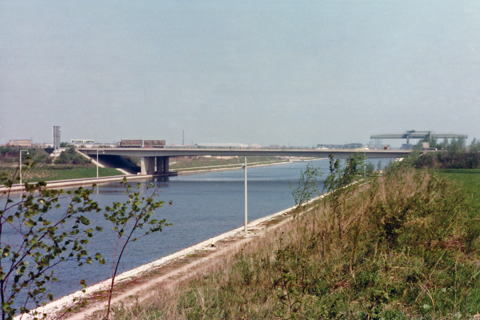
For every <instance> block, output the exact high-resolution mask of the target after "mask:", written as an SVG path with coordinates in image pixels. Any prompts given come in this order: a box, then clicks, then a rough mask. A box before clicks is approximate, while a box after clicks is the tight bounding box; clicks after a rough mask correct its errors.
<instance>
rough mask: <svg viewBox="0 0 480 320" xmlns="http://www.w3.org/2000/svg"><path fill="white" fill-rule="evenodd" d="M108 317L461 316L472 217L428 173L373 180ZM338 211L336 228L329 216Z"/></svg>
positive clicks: (469, 306)
mask: <svg viewBox="0 0 480 320" xmlns="http://www.w3.org/2000/svg"><path fill="white" fill-rule="evenodd" d="M340 201H341V202H342V205H341V206H338V207H336V210H342V212H341V214H338V212H333V210H332V208H331V207H330V204H331V202H330V201H328V200H326V201H324V202H322V203H317V204H316V207H315V208H314V209H313V210H310V211H308V212H304V213H303V214H300V215H296V217H295V218H293V219H291V220H289V222H288V223H285V224H283V225H281V226H280V227H278V228H276V229H275V230H271V231H270V232H268V233H267V234H265V235H264V236H263V237H262V238H259V239H258V240H256V241H251V242H250V243H249V244H247V245H245V246H243V247H242V248H241V249H239V250H237V251H236V252H232V253H231V254H229V255H225V256H224V257H223V261H222V262H221V263H215V265H212V266H210V267H209V268H206V269H205V270H199V271H198V273H197V274H196V275H195V276H193V277H192V278H191V279H190V280H188V281H184V282H182V283H180V284H178V285H177V286H175V287H173V288H172V287H163V288H161V289H158V291H157V292H156V293H155V294H154V297H153V298H151V299H150V300H148V301H146V302H143V303H142V304H136V305H134V306H133V307H128V308H127V307H123V306H119V307H117V308H116V309H115V310H116V317H115V318H116V319H411V318H417V319H467V318H469V317H470V318H471V317H472V315H474V314H476V313H479V312H480V268H479V267H480V263H479V261H478V253H479V248H480V241H479V234H480V224H479V216H478V214H474V213H472V211H471V210H472V207H471V202H470V201H469V197H468V195H467V194H466V193H465V192H463V191H462V190H461V189H460V187H459V186H458V185H456V184H455V183H452V182H450V181H448V180H446V179H444V178H442V177H440V176H438V175H436V174H432V173H428V172H419V171H413V170H406V171H403V172H402V173H394V174H390V175H389V176H387V177H382V178H378V179H376V180H372V181H371V183H370V184H366V185H363V186H362V187H360V188H359V189H357V190H356V191H355V192H351V193H348V194H344V195H342V199H340ZM338 216H341V217H342V232H343V234H342V237H341V240H340V239H339V236H338V229H337V228H336V226H337V224H336V221H335V217H338Z"/></svg>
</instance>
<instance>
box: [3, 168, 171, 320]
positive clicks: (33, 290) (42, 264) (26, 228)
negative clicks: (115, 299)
mask: <svg viewBox="0 0 480 320" xmlns="http://www.w3.org/2000/svg"><path fill="white" fill-rule="evenodd" d="M31 165H32V163H30V162H26V163H25V168H21V169H22V170H25V169H26V168H29V167H30V166H31ZM17 181H18V169H17V170H16V171H15V173H14V174H13V176H12V177H9V176H8V175H7V174H5V173H2V174H1V175H0V182H1V183H2V184H4V185H5V187H6V189H5V191H4V192H3V194H2V195H0V200H1V201H3V202H4V203H5V204H4V205H3V208H1V209H0V302H1V306H2V311H1V319H2V320H4V319H13V317H14V316H15V315H16V314H18V313H28V312H30V310H29V309H30V308H29V307H31V306H33V307H37V306H39V305H41V304H43V303H45V301H46V300H50V301H51V300H53V294H52V293H51V292H49V290H48V284H49V283H53V282H56V281H57V280H58V279H57V278H56V276H55V267H57V266H58V265H60V264H64V263H66V262H68V261H73V262H76V263H77V266H82V265H84V264H85V263H86V264H90V263H92V262H93V261H94V260H97V261H98V262H99V263H101V264H104V263H105V260H104V259H103V257H102V254H101V253H96V254H94V255H91V254H89V253H88V244H89V242H90V240H91V238H92V237H94V235H95V234H96V233H98V232H101V231H102V228H101V227H99V226H91V225H90V220H91V218H92V216H91V215H92V214H98V213H100V212H101V211H103V212H104V218H105V219H106V220H107V221H109V222H111V223H112V224H113V231H114V232H115V233H116V235H117V237H118V242H117V247H116V248H115V250H114V252H113V269H112V270H113V271H112V283H111V288H110V291H109V305H108V310H107V318H108V312H109V311H110V300H111V296H112V294H113V286H114V281H115V276H116V273H117V270H118V266H119V264H120V260H121V257H122V255H123V252H124V250H125V248H126V246H127V245H128V243H130V242H132V241H136V240H138V239H140V238H142V237H144V236H146V235H148V234H151V233H154V232H159V231H162V228H163V227H164V226H167V225H168V224H167V223H166V222H165V220H164V219H161V220H158V219H154V218H153V216H154V214H155V210H156V209H157V208H160V207H161V206H162V205H163V204H164V202H163V201H158V200H157V199H156V197H157V196H158V193H157V192H156V191H154V192H153V193H151V194H149V188H150V187H148V188H146V189H145V190H144V191H143V192H140V184H137V190H136V191H133V192H132V188H131V187H130V185H129V184H128V183H127V181H126V179H124V180H123V181H122V182H121V183H122V184H123V185H124V186H125V194H126V197H127V199H126V201H125V202H114V203H113V204H112V205H111V206H107V207H105V208H104V209H103V210H102V209H101V208H100V207H99V206H98V203H97V202H95V201H93V200H92V199H91V198H90V195H91V194H92V193H93V191H94V188H95V185H93V186H92V188H91V189H84V188H83V187H80V188H78V189H76V190H74V191H64V190H55V189H47V188H46V187H47V185H46V183H45V182H39V183H37V184H35V185H30V184H28V183H25V184H24V188H25V191H24V192H22V193H21V197H19V198H18V197H17V196H18V195H19V194H18V193H12V191H11V188H12V186H13V185H14V183H15V182H17ZM105 254H110V253H104V255H105ZM80 284H81V285H82V286H86V280H85V279H82V280H80ZM80 303H83V302H80ZM33 315H34V316H35V318H37V317H44V316H46V315H45V314H40V315H39V314H36V313H35V311H34V313H33Z"/></svg>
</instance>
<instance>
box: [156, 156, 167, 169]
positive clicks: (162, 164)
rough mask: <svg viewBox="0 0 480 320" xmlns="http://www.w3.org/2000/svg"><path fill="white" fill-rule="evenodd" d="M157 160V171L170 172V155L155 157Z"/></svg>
mask: <svg viewBox="0 0 480 320" xmlns="http://www.w3.org/2000/svg"><path fill="white" fill-rule="evenodd" d="M155 160H156V162H157V169H156V170H155V173H168V172H169V171H170V168H169V164H170V161H169V160H170V157H155Z"/></svg>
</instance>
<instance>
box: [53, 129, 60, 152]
mask: <svg viewBox="0 0 480 320" xmlns="http://www.w3.org/2000/svg"><path fill="white" fill-rule="evenodd" d="M53 148H54V149H55V151H57V150H58V149H59V148H60V126H53Z"/></svg>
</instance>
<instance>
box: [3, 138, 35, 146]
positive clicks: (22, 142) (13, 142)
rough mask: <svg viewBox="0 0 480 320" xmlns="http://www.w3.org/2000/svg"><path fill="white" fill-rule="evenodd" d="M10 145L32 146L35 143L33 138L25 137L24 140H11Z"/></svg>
mask: <svg viewBox="0 0 480 320" xmlns="http://www.w3.org/2000/svg"><path fill="white" fill-rule="evenodd" d="M8 145H9V146H12V147H26V148H31V147H32V145H33V143H32V140H31V139H23V140H10V141H9V142H8Z"/></svg>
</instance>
